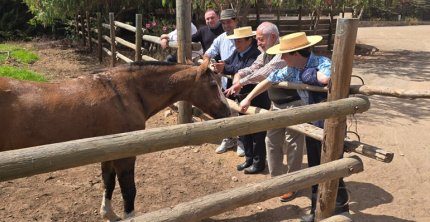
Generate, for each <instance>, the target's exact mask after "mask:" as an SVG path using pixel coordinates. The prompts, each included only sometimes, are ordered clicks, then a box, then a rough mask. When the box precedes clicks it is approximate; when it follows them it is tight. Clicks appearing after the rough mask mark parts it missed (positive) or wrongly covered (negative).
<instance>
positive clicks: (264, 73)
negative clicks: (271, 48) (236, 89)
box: [240, 54, 287, 85]
mask: <svg viewBox="0 0 430 222" xmlns="http://www.w3.org/2000/svg"><path fill="white" fill-rule="evenodd" d="M260 56H261V55H260ZM261 58H263V57H261ZM258 59H259V58H257V60H258ZM257 60H256V61H255V62H257ZM255 62H254V63H255ZM263 64H264V63H263V61H262V62H261V65H260V68H257V69H255V71H254V72H252V73H250V74H249V75H247V76H244V77H243V78H242V76H241V79H240V84H241V85H247V84H255V83H258V82H261V81H263V80H264V79H265V78H267V77H268V76H269V75H270V73H272V72H273V71H275V70H278V69H282V68H284V67H285V66H287V63H286V62H285V61H284V60H283V59H282V55H281V54H279V55H276V56H275V57H273V58H272V60H270V62H269V63H267V64H266V65H264V66H263Z"/></svg>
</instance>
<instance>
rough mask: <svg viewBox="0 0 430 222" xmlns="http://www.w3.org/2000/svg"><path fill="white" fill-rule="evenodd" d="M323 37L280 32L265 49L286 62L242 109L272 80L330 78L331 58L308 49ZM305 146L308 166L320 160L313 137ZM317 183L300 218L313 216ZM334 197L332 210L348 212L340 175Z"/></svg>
mask: <svg viewBox="0 0 430 222" xmlns="http://www.w3.org/2000/svg"><path fill="white" fill-rule="evenodd" d="M321 40H322V37H321V36H317V35H315V36H306V34H305V33H304V32H298V33H293V34H289V35H286V36H283V37H281V38H280V39H279V41H280V44H277V45H275V46H273V47H271V48H270V49H268V50H267V53H268V54H282V59H283V60H285V62H286V63H287V66H286V67H285V68H283V69H279V70H276V71H274V72H272V73H271V74H270V75H269V77H268V78H267V79H265V80H263V81H262V82H260V83H259V84H258V85H257V86H256V87H255V88H254V90H252V92H250V93H249V94H248V96H247V97H246V98H245V99H243V100H242V102H241V103H240V108H241V110H242V111H246V110H247V109H248V107H249V105H250V102H251V100H252V99H253V98H254V97H255V96H257V95H259V94H260V93H262V92H264V91H266V90H267V89H268V88H270V87H271V86H272V85H273V84H276V83H279V82H283V81H288V82H295V83H306V84H311V85H326V84H328V82H329V81H330V75H331V61H330V59H328V58H326V57H323V56H316V55H315V54H314V53H313V52H312V51H311V49H310V47H311V46H313V45H315V44H317V43H318V42H319V41H321ZM298 93H299V95H300V98H301V99H302V101H303V102H304V103H305V104H313V103H318V102H321V100H322V99H323V98H322V97H321V96H320V95H317V94H314V93H312V92H308V91H306V90H298ZM312 124H314V125H316V126H318V127H321V128H322V127H323V125H324V124H323V120H320V121H315V122H313V123H312ZM306 150H307V153H308V166H309V167H313V166H316V165H319V164H320V156H321V143H320V142H319V141H316V140H309V139H308V138H306ZM317 192H318V185H314V186H312V196H311V203H312V206H311V212H310V214H309V215H306V216H304V217H302V220H301V221H305V222H312V221H314V217H315V209H316V201H317ZM337 193H338V195H337V198H336V208H335V214H338V213H342V212H348V211H349V205H348V193H347V191H346V188H345V183H344V182H343V179H342V178H340V179H339V189H338V192H337Z"/></svg>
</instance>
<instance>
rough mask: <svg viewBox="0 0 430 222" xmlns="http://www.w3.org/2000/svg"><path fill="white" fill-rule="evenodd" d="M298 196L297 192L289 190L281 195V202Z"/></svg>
mask: <svg viewBox="0 0 430 222" xmlns="http://www.w3.org/2000/svg"><path fill="white" fill-rule="evenodd" d="M294 198H296V192H288V193H285V194H284V195H282V196H280V197H279V200H280V201H281V202H288V201H291V200H293V199H294Z"/></svg>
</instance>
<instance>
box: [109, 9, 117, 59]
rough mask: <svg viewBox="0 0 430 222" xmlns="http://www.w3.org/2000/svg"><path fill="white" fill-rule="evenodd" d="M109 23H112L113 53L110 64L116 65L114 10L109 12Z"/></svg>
mask: <svg viewBox="0 0 430 222" xmlns="http://www.w3.org/2000/svg"><path fill="white" fill-rule="evenodd" d="M109 25H110V39H111V42H110V52H111V53H112V55H111V62H110V66H111V67H115V64H116V45H115V44H116V43H115V39H116V38H115V17H114V15H113V12H109Z"/></svg>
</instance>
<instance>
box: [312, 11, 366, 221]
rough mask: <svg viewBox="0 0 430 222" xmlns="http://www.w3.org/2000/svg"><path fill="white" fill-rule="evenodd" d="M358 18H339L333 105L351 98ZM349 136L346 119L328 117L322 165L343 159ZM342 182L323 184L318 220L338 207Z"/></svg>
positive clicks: (321, 186) (318, 201)
mask: <svg viewBox="0 0 430 222" xmlns="http://www.w3.org/2000/svg"><path fill="white" fill-rule="evenodd" d="M357 29H358V20H357V19H338V20H337V26H336V30H337V32H336V35H335V42H334V48H333V56H332V61H333V63H332V68H331V70H332V77H331V86H330V88H329V92H328V101H329V102H332V101H335V100H339V99H342V98H346V97H348V95H349V87H350V82H351V74H352V62H353V60H354V49H355V41H356V38H357ZM345 133H346V116H339V117H332V118H328V119H326V121H325V124H324V139H323V144H322V150H321V164H324V163H327V162H330V161H333V160H337V159H339V158H342V155H343V146H344V139H345ZM338 187H339V180H337V179H336V180H331V181H326V182H324V183H321V184H319V188H318V200H317V209H316V218H315V221H320V220H323V219H325V218H328V217H330V216H332V215H333V213H334V209H335V207H336V197H337V189H338Z"/></svg>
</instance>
